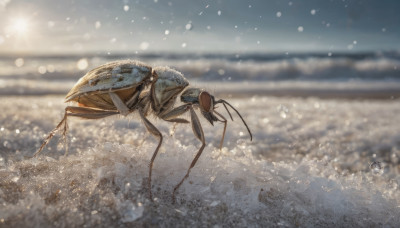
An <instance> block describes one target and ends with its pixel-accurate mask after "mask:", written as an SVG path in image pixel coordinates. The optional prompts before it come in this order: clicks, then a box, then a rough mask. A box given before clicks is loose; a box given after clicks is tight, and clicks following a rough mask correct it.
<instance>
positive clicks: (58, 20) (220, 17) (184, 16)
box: [0, 0, 400, 54]
mask: <svg viewBox="0 0 400 228" xmlns="http://www.w3.org/2000/svg"><path fill="white" fill-rule="evenodd" d="M399 9H400V1H399V0H379V1H378V0H114V1H111V0H0V54H8V53H33V54H48V53H50V54H64V53H66V54H81V53H95V54H96V53H97V54H99V53H101V54H104V53H132V52H142V53H143V52H153V53H154V52H200V53H210V52H211V53H213V52H217V53H232V52H242V53H243V52H263V53H273V52H278V53H280V52H329V51H348V52H357V51H400V14H399V13H398V11H399Z"/></svg>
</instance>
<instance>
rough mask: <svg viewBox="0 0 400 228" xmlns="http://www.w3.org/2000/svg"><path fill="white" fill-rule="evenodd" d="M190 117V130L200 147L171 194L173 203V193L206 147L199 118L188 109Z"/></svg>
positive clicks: (191, 109) (187, 175)
mask: <svg viewBox="0 0 400 228" xmlns="http://www.w3.org/2000/svg"><path fill="white" fill-rule="evenodd" d="M190 116H191V121H192V130H193V133H194V135H195V136H196V137H197V138H198V139H199V140H200V141H201V143H202V144H201V147H200V149H199V151H198V152H197V154H196V156H195V157H194V159H193V161H192V163H191V164H190V166H189V169H188V170H187V172H186V175H185V176H184V177H183V178H182V180H181V181H180V182H179V183H178V184H177V185H176V186H175V188H174V191H173V192H172V201H173V202H175V192H176V191H177V190H178V189H179V187H180V186H181V185H182V183H183V181H185V179H186V178H188V177H189V173H190V170H191V169H192V168H193V167H194V165H195V164H196V162H197V160H198V159H199V157H200V155H201V153H202V152H203V150H204V147H205V146H206V143H205V140H204V132H203V128H202V127H201V124H200V121H199V118H198V117H197V115H196V113H195V112H194V110H193V108H192V107H190Z"/></svg>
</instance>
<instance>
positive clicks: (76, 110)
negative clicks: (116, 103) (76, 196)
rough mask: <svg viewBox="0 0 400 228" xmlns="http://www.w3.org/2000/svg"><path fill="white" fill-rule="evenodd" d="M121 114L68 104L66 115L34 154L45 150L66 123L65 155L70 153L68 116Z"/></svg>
mask: <svg viewBox="0 0 400 228" xmlns="http://www.w3.org/2000/svg"><path fill="white" fill-rule="evenodd" d="M116 114H119V112H117V111H104V110H99V109H93V108H87V107H75V106H67V107H66V108H65V112H64V117H63V118H62V120H61V121H60V123H58V125H57V126H56V127H55V128H54V129H53V130H52V131H51V132H50V134H49V135H48V136H47V137H46V139H45V140H44V141H43V143H42V145H41V146H40V148H39V150H38V151H36V153H35V154H34V155H33V157H36V156H37V155H39V153H40V152H41V151H42V150H43V148H44V147H45V146H46V145H47V144H48V143H49V141H50V139H51V138H53V136H54V135H55V134H56V132H57V131H58V130H59V129H60V128H61V127H62V126H63V125H64V131H63V134H62V135H63V137H64V144H65V155H67V153H68V147H67V138H66V137H67V130H68V124H67V118H68V116H76V117H81V118H84V119H101V118H104V117H107V116H111V115H116Z"/></svg>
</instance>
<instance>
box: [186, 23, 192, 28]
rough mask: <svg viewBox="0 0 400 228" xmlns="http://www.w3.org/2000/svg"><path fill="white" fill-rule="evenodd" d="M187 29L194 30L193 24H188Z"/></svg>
mask: <svg viewBox="0 0 400 228" xmlns="http://www.w3.org/2000/svg"><path fill="white" fill-rule="evenodd" d="M185 29H186V30H192V29H193V25H192V23H187V24H186V26H185Z"/></svg>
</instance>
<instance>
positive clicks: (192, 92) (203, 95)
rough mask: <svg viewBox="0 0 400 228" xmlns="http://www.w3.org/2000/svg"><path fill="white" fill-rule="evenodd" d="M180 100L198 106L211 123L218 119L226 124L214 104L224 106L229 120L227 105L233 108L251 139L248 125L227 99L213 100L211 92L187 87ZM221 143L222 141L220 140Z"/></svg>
mask: <svg viewBox="0 0 400 228" xmlns="http://www.w3.org/2000/svg"><path fill="white" fill-rule="evenodd" d="M181 101H182V102H184V103H187V104H196V105H198V106H199V108H200V111H201V114H202V115H203V116H204V118H206V119H207V120H208V121H209V122H210V123H211V124H212V125H214V124H213V122H214V121H220V122H224V123H225V124H226V119H225V117H224V116H222V115H221V114H220V113H218V112H217V111H216V110H215V109H216V108H217V106H215V105H216V104H222V105H223V106H224V108H225V109H226V111H227V112H228V114H229V116H230V118H231V120H232V121H233V118H232V115H231V113H230V112H229V110H228V107H227V105H228V106H229V107H230V108H231V109H233V110H234V111H235V112H236V113H237V114H238V116H239V117H240V119H241V120H242V121H243V123H244V125H245V126H246V128H247V131H248V132H249V134H250V139H253V135H252V134H251V131H250V129H249V127H248V126H247V124H246V121H244V119H243V117H242V115H240V113H239V111H238V110H236V109H235V108H234V107H233V106H232V105H231V104H229V103H228V102H227V101H225V100H222V99H219V100H217V101H216V100H215V97H214V96H213V95H211V94H209V93H208V92H206V91H204V90H202V89H199V88H188V89H186V90H185V91H184V92H183V93H182V95H181ZM217 116H218V117H220V118H221V119H222V120H221V119H218V117H217ZM224 135H225V130H224ZM221 145H222V142H221Z"/></svg>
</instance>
